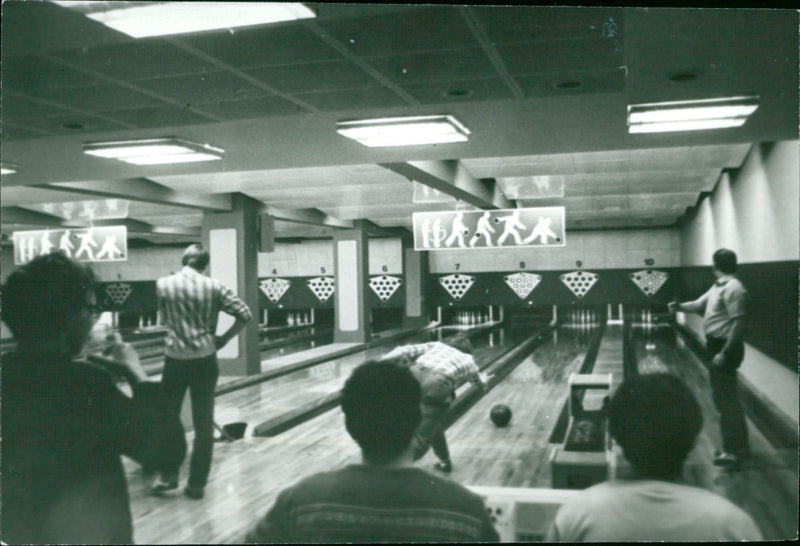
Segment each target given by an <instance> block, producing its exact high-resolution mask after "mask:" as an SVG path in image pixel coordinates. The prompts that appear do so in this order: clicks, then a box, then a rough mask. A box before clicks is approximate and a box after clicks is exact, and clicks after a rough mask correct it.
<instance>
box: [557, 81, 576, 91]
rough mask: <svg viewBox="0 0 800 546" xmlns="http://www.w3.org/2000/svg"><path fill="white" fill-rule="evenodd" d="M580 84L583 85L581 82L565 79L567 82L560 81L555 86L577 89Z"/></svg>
mask: <svg viewBox="0 0 800 546" xmlns="http://www.w3.org/2000/svg"><path fill="white" fill-rule="evenodd" d="M580 86H581V82H576V81H565V82H559V83H557V84H555V86H554V87H555V88H556V89H577V88H578V87H580Z"/></svg>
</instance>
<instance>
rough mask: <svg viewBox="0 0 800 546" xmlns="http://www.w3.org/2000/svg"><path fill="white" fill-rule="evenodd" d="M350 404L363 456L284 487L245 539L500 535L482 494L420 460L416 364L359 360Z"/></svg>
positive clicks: (352, 430) (347, 396)
mask: <svg viewBox="0 0 800 546" xmlns="http://www.w3.org/2000/svg"><path fill="white" fill-rule="evenodd" d="M342 411H343V412H344V416H345V428H346V429H347V432H348V433H349V434H350V436H351V437H352V438H353V439H354V440H355V441H356V443H358V445H359V447H360V448H361V453H362V459H363V462H362V464H353V465H350V466H346V467H344V468H342V469H340V470H335V471H332V472H323V473H320V474H316V475H313V476H310V477H308V478H306V479H303V480H301V481H300V482H299V483H297V484H295V485H294V486H292V487H290V488H288V489H286V490H284V491H283V492H281V493H280V495H279V496H278V499H277V500H276V502H275V504H274V506H273V507H272V508H271V509H270V511H269V512H268V513H267V514H266V516H265V517H264V518H263V519H262V520H261V521H260V522H259V523H258V525H257V526H256V527H255V528H254V529H252V530H251V531H250V532H249V533H248V534H247V536H246V538H245V542H248V543H268V542H295V543H296V542H476V541H491V542H497V540H498V535H497V532H496V531H495V530H494V528H493V527H492V523H491V521H490V520H489V518H488V515H487V513H486V511H485V507H484V504H483V501H482V500H481V498H480V497H478V496H477V495H475V494H474V493H472V492H470V491H468V490H467V489H465V488H464V487H462V486H461V485H458V484H456V483H454V482H451V481H449V480H445V479H443V478H439V477H437V476H434V475H432V474H429V473H427V472H425V471H423V470H420V469H418V468H414V467H413V466H412V447H411V440H412V437H413V435H414V431H415V430H416V428H417V425H419V422H420V386H419V383H418V382H417V381H416V379H414V376H413V375H412V374H411V372H410V371H409V370H408V369H406V368H403V367H401V366H398V363H397V362H395V361H379V362H374V361H373V362H367V363H366V364H363V365H361V366H359V367H358V368H356V370H355V371H353V373H352V375H351V376H350V378H349V379H348V380H347V382H346V383H345V385H344V389H343V390H342Z"/></svg>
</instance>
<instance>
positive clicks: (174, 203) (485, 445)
mask: <svg viewBox="0 0 800 546" xmlns="http://www.w3.org/2000/svg"><path fill="white" fill-rule="evenodd" d="M114 4H116V3H114V2H77V1H72V2H67V1H64V2H62V1H49V0H48V1H41V2H31V1H17V0H9V1H7V2H4V3H3V6H2V90H3V92H2V113H3V120H2V121H3V123H2V187H1V188H0V198H1V199H2V209H1V212H2V216H1V217H0V222H1V228H2V241H1V242H2V247H1V250H2V280H3V282H4V283H5V281H6V279H7V278H8V276H9V275H10V274H11V273H12V272H14V271H17V270H19V269H20V268H21V267H23V266H24V264H26V263H28V262H30V261H31V260H33V259H35V258H37V257H38V256H40V255H43V254H48V253H50V252H63V253H64V254H66V255H68V256H69V257H71V258H73V259H74V260H77V261H80V262H83V263H87V264H89V265H90V267H91V268H92V270H93V271H94V273H95V275H96V277H97V285H96V288H95V294H96V298H97V305H98V306H100V307H101V311H102V312H101V314H100V316H99V319H98V321H97V323H96V325H95V326H94V328H93V330H92V332H93V334H94V333H95V332H101V333H104V334H108V333H110V332H115V333H118V334H119V335H120V336H121V338H122V339H123V340H124V341H125V342H127V343H129V344H130V345H131V346H132V347H133V348H134V349H135V350H136V352H137V353H138V356H139V359H140V362H141V364H142V366H143V368H144V370H145V372H146V373H147V375H148V376H149V378H150V380H152V381H159V380H160V378H161V375H162V373H163V370H164V359H165V338H166V336H167V334H168V327H167V325H166V324H165V323H164V320H163V318H164V317H163V316H162V313H161V312H159V307H158V303H157V296H156V281H157V279H159V278H161V277H164V276H167V275H170V274H172V273H175V272H177V271H179V270H180V269H181V267H182V266H181V259H182V255H183V252H184V250H185V249H186V248H187V246H188V245H190V244H192V243H201V244H202V245H203V246H204V247H205V248H207V249H208V251H209V253H210V257H211V260H210V265H209V267H208V270H207V271H206V274H207V275H208V276H210V277H213V278H215V279H218V280H220V281H221V282H222V283H223V284H224V285H226V286H228V287H230V288H231V290H232V291H233V292H234V293H235V294H236V295H237V296H238V297H239V298H240V299H241V300H242V301H244V302H245V303H246V304H247V306H248V307H249V309H250V310H251V311H252V314H253V318H252V320H250V321H249V322H248V323H247V325H246V326H245V328H244V329H243V330H242V331H241V332H240V333H239V334H238V335H237V336H236V338H235V339H234V340H233V341H232V342H230V343H229V344H228V345H226V346H225V347H223V348H221V349H219V351H218V353H217V357H218V362H219V368H220V375H219V379H218V381H217V384H216V390H215V392H214V405H215V410H214V425H215V442H214V453H213V463H212V467H211V472H210V476H209V480H208V484H207V485H206V488H205V496H204V498H202V499H200V500H193V499H187V498H185V497H184V495H182V494H180V490H178V491H177V492H172V493H170V494H165V495H161V496H155V495H153V494H152V493H151V490H150V479H151V476H150V475H149V473H148V471H147V470H146V469H143V468H142V466H140V465H139V464H138V463H136V462H135V461H133V460H132V459H128V458H124V457H123V466H124V469H125V475H126V479H127V488H128V494H129V500H130V510H131V515H132V522H133V533H134V538H135V540H136V541H137V542H139V543H145V544H221V543H230V542H237V541H241V540H242V537H243V536H244V534H245V533H246V532H247V531H248V530H249V529H251V528H252V527H253V526H254V525H255V524H256V523H257V522H258V521H259V520H260V519H261V518H262V517H263V516H264V514H265V513H266V512H267V511H268V510H269V508H270V507H271V506H272V505H273V503H274V501H275V500H276V498H277V496H278V494H279V493H280V492H281V491H282V490H284V489H285V488H287V487H289V486H291V485H293V484H294V483H296V482H297V481H298V480H299V479H301V478H303V477H306V476H308V475H311V474H314V473H317V472H323V471H329V470H334V469H338V468H341V467H343V466H345V465H349V464H356V463H359V462H360V452H359V448H358V445H357V444H356V443H355V442H354V441H353V440H352V439H351V438H350V436H349V435H348V434H347V432H346V430H345V427H344V418H343V415H342V411H341V409H340V400H341V395H340V390H341V388H342V386H343V384H344V382H345V380H346V379H347V378H348V377H349V376H350V374H351V372H352V371H353V370H354V369H356V368H357V367H358V366H359V365H361V364H362V363H364V362H366V361H368V360H371V359H377V358H380V357H381V356H383V355H385V354H387V353H388V352H390V351H391V350H392V349H394V348H395V347H397V346H401V345H409V344H418V343H427V342H430V341H441V340H446V339H447V338H449V337H451V336H456V335H461V336H466V337H467V338H468V339H469V340H470V341H471V343H472V346H473V348H474V351H473V356H474V359H475V362H476V364H477V365H478V367H479V368H480V370H481V371H482V372H485V373H486V374H487V375H488V376H489V377H490V379H489V382H488V385H487V388H486V390H485V391H481V390H480V389H478V388H476V387H475V386H473V385H471V384H469V383H466V384H464V385H462V386H460V387H459V388H458V389H457V390H456V392H455V401H454V402H453V403H452V405H451V407H450V410H449V413H448V415H447V420H446V435H447V440H448V442H449V445H450V451H451V455H452V461H453V469H452V472H451V473H449V474H446V475H443V474H437V475H439V476H444V477H446V479H449V480H453V481H455V482H457V483H459V484H461V485H463V486H465V487H466V488H468V489H470V490H472V491H473V492H475V493H477V494H478V495H480V496H481V497H482V498H483V500H484V502H485V505H486V510H487V512H488V513H489V514H490V517H491V519H492V522H493V524H494V526H495V529H496V530H497V532H498V534H499V536H500V539H501V540H502V541H504V542H536V541H542V540H543V539H544V538H545V537H546V536H547V533H548V529H549V528H550V526H551V525H552V522H553V518H554V515H555V513H556V512H557V510H558V509H559V507H560V506H561V505H562V504H563V503H564V502H567V501H568V500H569V499H571V498H573V497H575V496H576V495H580V494H581V492H582V491H583V490H585V489H586V488H588V487H591V486H593V485H595V484H598V483H600V482H603V481H606V480H615V479H625V478H626V476H628V475H630V473H631V469H630V465H629V463H628V462H627V461H626V459H625V457H624V455H623V453H622V450H621V448H620V446H619V445H618V444H617V442H616V441H615V440H614V438H613V437H612V436H611V435H610V433H609V430H608V427H607V416H606V413H605V411H604V408H605V403H606V402H607V401H608V399H609V397H611V396H613V394H614V392H615V389H616V388H617V387H618V385H619V384H620V383H621V382H622V381H624V380H625V379H626V378H627V377H631V376H636V375H637V374H638V375H644V374H652V373H659V372H665V373H669V374H672V375H675V376H677V377H678V378H680V379H681V380H682V381H683V382H684V383H685V384H686V385H687V386H688V387H689V389H690V390H691V392H692V394H693V395H694V396H695V398H696V399H697V401H698V403H699V404H700V407H701V410H702V415H703V426H702V430H701V432H700V434H699V436H698V438H697V441H696V443H695V446H694V448H693V449H692V451H691V452H690V454H689V456H688V458H687V460H686V462H685V464H684V467H683V474H682V476H681V481H682V482H683V483H685V484H688V485H691V486H695V487H698V488H702V489H705V490H708V491H711V492H713V493H715V494H717V495H720V496H722V497H724V498H726V499H728V500H729V501H731V502H732V503H733V504H735V505H736V506H738V507H739V508H741V509H742V510H743V511H744V512H746V513H747V514H748V515H749V516H750V517H751V518H752V520H753V521H754V522H755V523H756V525H757V526H758V528H759V530H760V532H761V534H762V535H763V538H765V539H768V540H791V539H796V538H797V533H798V413H800V406H799V405H798V391H799V389H798V304H799V302H800V300H799V298H798V266H799V263H800V248H799V247H800V173H799V172H798V169H799V165H800V140H798V122H799V120H800V118H799V116H798V115H799V113H800V109H799V108H798V83H799V82H800V80H798V64H799V63H798V29H799V28H800V26H799V20H798V13H797V11H794V10H787V9H706V8H703V9H678V8H655V7H651V8H640V7H535V6H515V7H504V6H491V5H446V4H437V5H413V4H343V3H341V4H340V3H305V4H286V5H279V4H273V3H262V5H261V7H264V6H269V5H270V4H272V6H271V7H281V6H288V8H287V9H285V10H284V12H282V13H279V14H277V15H275V16H270V17H266V16H265V17H262V15H263V14H262V13H261V12H260V11H259V12H258V13H249V12H248V11H247V10H245V9H244V7H248V6H250V7H253V6H256V7H257V5H256V4H238V3H237V4H236V5H237V6H240V7H242V9H233V8H232V7H230V6H231V5H232V4H227V6H226V4H225V3H215V2H201V3H198V4H194V5H192V6H191V7H189V8H188V9H190V10H196V11H195V13H194V14H193V17H188V16H184V15H183V14H182V12H181V9H184V8H185V7H186V6H184V7H183V8H182V7H181V6H180V2H156V3H137V2H130V3H120V4H127V5H125V6H120V5H116V6H115V5H114ZM140 4H151V5H150V6H142V5H140ZM158 6H160V7H163V8H166V9H168V10H170V9H171V10H172V11H167V12H164V13H163V14H160V15H159V14H157V13H154V14H149V13H148V10H149V9H150V8H154V7H158ZM220 8H222V9H221V11H220ZM256 11H258V10H256ZM129 15H130V17H129ZM151 15H152V16H153V17H154V19H153V20H152V21H151V20H148V19H147V17H149V16H151ZM270 15H272V14H270ZM170 22H182V23H183V24H180V25H179V26H178V27H177V28H174V29H173V28H170V26H171V25H170V24H169V23H170ZM193 24H197V25H196V26H193ZM722 248H724V249H730V250H732V251H734V252H735V254H736V256H737V258H738V266H737V269H736V272H735V276H736V278H738V279H739V281H741V284H742V285H743V286H744V287H745V288H746V290H747V300H746V302H747V304H746V315H744V318H743V324H744V327H743V334H742V336H743V340H744V347H745V352H744V359H743V361H742V364H741V366H740V368H739V369H738V372H737V377H738V392H739V398H740V402H741V405H742V407H743V409H744V414H745V418H746V426H747V431H748V435H749V442H750V453H751V454H750V457H749V458H748V459H746V460H745V461H744V462H743V463H742V464H741V466H739V467H736V468H727V467H724V466H722V467H721V466H717V465H715V464H714V459H715V456H716V452H717V451H718V450H720V449H721V446H722V438H721V428H720V413H719V412H718V410H717V409H716V407H715V403H714V400H713V399H712V391H711V387H710V386H709V369H710V367H711V366H712V361H711V360H710V359H709V358H708V357H707V355H706V352H705V343H706V337H705V334H704V319H703V316H701V315H698V314H693V313H690V312H688V311H685V312H684V311H680V310H678V311H677V312H672V311H671V309H670V306H669V305H668V304H669V303H670V302H688V301H693V300H696V299H698V298H700V297H701V296H703V294H705V293H706V291H707V290H709V288H710V287H711V286H712V285H714V282H715V276H714V272H713V268H712V266H713V262H712V256H713V255H714V253H715V251H717V250H718V249H722ZM226 321H227V322H226ZM232 322H233V321H232V319H230V317H228V316H227V315H224V314H223V315H221V318H220V324H219V328H220V329H224V328H227V327H228V325H230V324H231V323H232ZM15 350H16V341H15V340H14V338H13V336H12V334H11V331H10V330H9V329H8V328H7V326H6V325H5V324H3V325H2V353H3V355H4V356H6V355H8V354H10V353H12V352H13V351H15ZM86 352H87V354H88V356H86V358H88V359H90V360H91V359H95V360H97V361H98V362H102V361H103V358H104V357H103V356H102V355H99V354H97V353H92V351H91V350H88V349H87V350H86ZM1 369H2V368H1V367H0V370H1ZM120 388H122V387H120ZM0 395H2V392H0ZM498 405H502V406H506V407H507V408H508V410H510V411H508V412H505V415H504V416H503V415H499V413H503V412H498V411H497V410H493V408H496V407H497V406H498ZM497 417H500V418H501V419H499V420H498V419H497ZM503 417H505V419H506V421H507V422H503V419H502V418H503ZM495 420H496V421H498V422H497V423H495V422H494V421H495ZM181 421H182V423H183V425H184V429H185V432H186V438H187V442H188V445H189V446H190V451H191V445H192V438H193V424H192V412H191V402H190V400H189V399H188V397H187V399H185V400H184V402H183V406H182V408H181ZM0 433H1V432H0ZM2 441H3V442H8V441H10V440H9V439H8V438H5V437H2ZM435 460H436V458H435V457H434V455H433V454H432V453H430V452H429V453H428V454H427V455H425V456H424V457H423V458H422V459H420V460H418V461H416V462H415V463H414V465H416V466H418V467H419V468H422V469H423V470H426V471H430V472H431V473H433V474H436V470H434V468H433V463H434V462H435ZM187 461H188V458H187ZM187 466H188V462H184V466H183V467H182V469H181V476H182V479H184V478H185V476H186V473H187ZM0 517H1V515H0ZM1 538H2V537H0V539H1Z"/></svg>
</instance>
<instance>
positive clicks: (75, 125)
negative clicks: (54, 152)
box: [61, 121, 86, 131]
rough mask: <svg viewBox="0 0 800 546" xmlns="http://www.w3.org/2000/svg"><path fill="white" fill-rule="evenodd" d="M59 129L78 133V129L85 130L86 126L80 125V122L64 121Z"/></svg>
mask: <svg viewBox="0 0 800 546" xmlns="http://www.w3.org/2000/svg"><path fill="white" fill-rule="evenodd" d="M61 127H63V128H64V129H69V130H71V131H78V130H80V129H85V128H86V126H85V125H84V124H83V123H81V122H80V121H65V122H64V123H62V124H61Z"/></svg>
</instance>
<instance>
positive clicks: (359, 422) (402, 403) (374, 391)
mask: <svg viewBox="0 0 800 546" xmlns="http://www.w3.org/2000/svg"><path fill="white" fill-rule="evenodd" d="M421 396H422V395H421V391H420V386H419V382H418V381H417V380H416V379H415V378H414V376H413V375H412V374H411V372H410V371H409V370H408V368H405V367H403V366H400V365H398V363H397V362H395V361H394V359H390V360H382V361H372V362H367V363H365V364H363V365H361V366H359V367H358V368H357V369H356V370H355V371H354V372H353V373H352V375H351V376H350V377H349V378H348V380H347V382H345V384H344V388H343V389H342V411H343V412H344V416H345V427H346V428H347V432H348V433H349V434H350V436H351V437H352V438H353V440H355V441H356V443H357V444H358V445H359V447H360V448H361V452H362V455H363V458H364V461H365V462H368V463H373V464H390V463H393V462H395V461H397V460H399V459H401V458H403V456H404V455H406V454H410V447H411V439H412V438H413V436H414V431H415V430H416V428H417V426H418V425H419V423H420V419H421V412H420V400H421Z"/></svg>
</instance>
